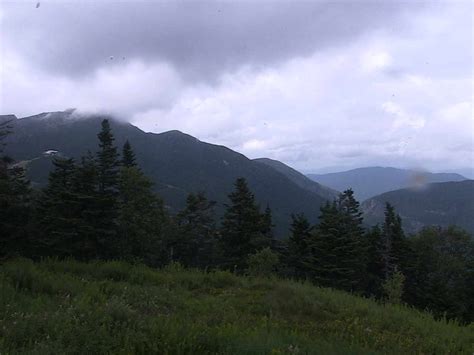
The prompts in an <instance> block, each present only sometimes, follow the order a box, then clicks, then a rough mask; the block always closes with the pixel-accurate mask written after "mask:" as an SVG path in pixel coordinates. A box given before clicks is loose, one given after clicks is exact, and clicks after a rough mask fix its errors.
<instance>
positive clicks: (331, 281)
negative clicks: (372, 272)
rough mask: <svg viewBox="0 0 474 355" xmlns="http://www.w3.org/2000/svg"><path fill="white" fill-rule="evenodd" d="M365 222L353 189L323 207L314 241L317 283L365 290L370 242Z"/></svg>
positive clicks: (314, 267)
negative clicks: (365, 229) (363, 222)
mask: <svg viewBox="0 0 474 355" xmlns="http://www.w3.org/2000/svg"><path fill="white" fill-rule="evenodd" d="M361 224H362V217H361V212H360V211H359V203H358V202H357V201H356V200H355V199H354V197H353V192H352V190H350V189H349V190H346V191H344V193H342V194H341V195H340V196H339V198H338V200H337V201H334V202H333V203H332V204H329V203H327V204H326V206H324V207H323V208H321V216H320V223H319V225H318V228H317V229H316V234H315V238H314V242H313V243H312V252H313V256H314V266H313V269H314V278H315V280H316V282H317V283H319V284H321V285H324V286H330V287H335V288H339V289H343V290H346V291H361V290H363V288H364V281H365V278H366V275H365V271H366V265H367V256H366V246H367V244H366V241H365V239H364V231H363V229H362V226H361Z"/></svg>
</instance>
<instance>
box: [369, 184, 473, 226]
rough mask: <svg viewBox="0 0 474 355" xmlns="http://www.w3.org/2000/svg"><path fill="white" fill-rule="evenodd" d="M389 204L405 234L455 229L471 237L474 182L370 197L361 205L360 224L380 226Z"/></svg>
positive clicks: (399, 191)
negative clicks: (431, 227)
mask: <svg viewBox="0 0 474 355" xmlns="http://www.w3.org/2000/svg"><path fill="white" fill-rule="evenodd" d="M386 202H389V203H390V204H392V205H393V206H394V207H395V210H396V211H397V213H398V214H400V217H401V218H402V221H403V227H404V229H405V231H406V232H408V233H414V232H418V231H419V230H420V229H421V228H423V227H426V226H434V225H436V226H441V227H448V226H450V225H456V226H458V227H461V228H463V229H465V230H466V231H468V232H470V233H471V234H474V219H473V218H472V216H474V180H464V181H449V182H439V183H431V184H428V185H427V186H425V187H423V188H419V189H410V188H407V189H400V190H395V191H389V192H385V193H383V194H381V195H378V196H375V197H372V198H370V199H368V200H366V201H364V202H363V203H362V204H361V208H362V210H363V213H364V220H365V221H366V222H367V223H369V224H372V225H373V224H376V223H382V222H383V218H384V209H385V203H386Z"/></svg>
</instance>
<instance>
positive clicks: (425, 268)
mask: <svg viewBox="0 0 474 355" xmlns="http://www.w3.org/2000/svg"><path fill="white" fill-rule="evenodd" d="M410 243H411V244H412V246H413V249H414V257H413V260H414V266H415V267H414V272H413V277H412V280H411V282H410V284H407V292H408V293H409V295H408V298H409V301H410V303H411V304H413V305H414V306H416V307H418V308H420V309H429V310H430V311H431V312H432V313H433V314H434V315H435V316H437V317H443V316H446V317H447V318H450V319H453V318H457V319H458V320H460V321H463V322H467V323H469V322H473V321H474V239H473V238H472V236H471V235H469V234H468V233H466V232H465V231H463V230H461V229H459V228H456V227H449V228H444V229H443V228H440V227H427V228H424V229H423V230H422V231H420V232H419V233H418V234H417V235H415V236H413V238H410Z"/></svg>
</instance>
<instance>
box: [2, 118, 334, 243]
mask: <svg viewBox="0 0 474 355" xmlns="http://www.w3.org/2000/svg"><path fill="white" fill-rule="evenodd" d="M103 118H104V117H99V116H88V117H87V118H83V117H78V116H76V115H75V114H73V113H72V112H54V113H43V114H40V115H36V116H32V117H28V118H23V119H18V120H15V121H12V124H11V125H12V129H13V132H14V133H13V134H12V135H10V136H9V137H8V139H7V147H6V153H7V154H9V155H11V156H12V157H13V158H15V159H16V160H22V161H25V160H28V161H30V164H29V176H30V177H31V179H32V180H33V181H34V182H35V183H37V184H40V185H41V184H44V183H46V181H47V174H48V171H49V169H50V167H51V162H50V161H51V157H44V156H43V152H45V151H47V150H57V151H59V152H60V153H61V154H63V155H65V156H70V157H76V158H77V157H79V156H81V155H83V154H85V153H86V152H87V151H88V150H90V151H92V152H95V151H96V150H97V133H98V131H99V129H100V122H101V120H102V119H103ZM111 126H112V129H113V132H114V135H115V137H116V143H117V145H118V146H119V147H120V146H121V145H122V144H123V143H124V142H125V140H126V139H128V140H129V141H130V143H131V144H132V146H133V148H134V150H135V153H136V155H137V159H138V162H139V164H140V165H141V167H142V168H143V170H144V172H145V173H146V174H147V175H148V176H150V177H151V178H152V180H153V181H154V182H155V184H156V189H157V191H158V193H159V194H160V195H161V196H162V197H163V198H164V200H165V202H166V203H167V205H168V206H169V207H170V208H171V210H172V211H177V210H178V209H180V208H182V207H183V206H184V203H185V198H186V196H187V194H188V193H189V192H196V191H204V192H206V194H207V196H208V197H209V198H210V199H213V200H215V201H217V202H218V205H219V207H218V209H217V212H218V214H219V213H222V209H223V204H224V203H227V202H228V201H227V195H228V194H229V193H230V192H231V191H232V189H233V183H234V181H235V179H236V178H238V177H240V176H243V177H245V178H246V179H247V180H248V183H249V186H250V188H251V189H252V191H253V192H254V193H255V196H256V198H257V201H258V202H259V203H260V204H261V206H262V208H265V206H266V205H267V203H268V204H269V205H270V206H271V208H272V211H273V215H274V222H275V225H276V228H275V231H276V233H277V235H279V236H283V235H285V234H286V233H287V230H288V227H289V220H290V214H291V213H293V212H294V213H298V212H304V213H306V214H307V215H308V217H310V218H312V219H313V220H315V219H316V217H317V215H318V213H319V207H320V206H321V204H323V203H324V202H325V199H324V198H323V197H321V196H319V195H317V194H316V193H308V191H307V190H305V189H303V188H301V187H300V186H298V185H297V184H295V183H294V182H292V181H290V179H288V178H287V177H286V176H284V175H283V174H281V173H279V172H278V171H276V170H275V169H273V168H271V167H269V166H266V165H264V164H261V163H258V162H253V161H251V160H250V159H248V158H246V157H245V156H244V155H242V154H239V153H237V152H234V151H232V150H230V149H228V148H226V147H223V146H217V145H213V144H208V143H204V142H201V141H199V140H198V139H196V138H194V137H192V136H189V135H187V134H184V133H181V132H179V131H170V132H165V133H161V134H154V133H145V132H143V131H141V130H140V129H138V128H137V127H134V126H132V125H131V124H128V123H123V122H118V121H111Z"/></svg>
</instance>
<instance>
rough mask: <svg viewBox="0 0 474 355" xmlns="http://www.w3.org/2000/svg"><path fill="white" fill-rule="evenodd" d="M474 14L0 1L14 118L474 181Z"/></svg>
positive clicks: (0, 59) (309, 167)
mask: <svg viewBox="0 0 474 355" xmlns="http://www.w3.org/2000/svg"><path fill="white" fill-rule="evenodd" d="M38 5H39V6H38ZM472 18H473V5H472V2H471V1H446V2H434V1H431V2H416V1H380V0H377V1H375V0H374V1H357V0H352V1H332V2H322V1H312V2H304V3H303V2H294V1H293V2H282V1H261V2H257V1H251V2H250V1H248V2H231V1H219V2H217V1H208V2H198V1H193V2H186V1H176V2H161V3H158V2H156V1H154V2H152V1H140V2H137V1H134V2H132V1H130V2H124V1H99V0H95V1H84V0H83V1H80V0H78V1H67V2H66V1H41V2H40V3H39V4H37V2H36V1H29V0H28V1H26V0H25V1H13V2H5V1H4V0H0V47H1V48H0V50H1V52H0V114H8V113H13V114H16V115H17V116H18V117H24V116H28V115H33V114H36V113H40V112H44V111H59V110H64V109H67V108H73V107H74V108H77V109H78V110H79V111H82V112H97V111H105V112H110V113H113V114H115V115H117V116H119V117H120V118H121V119H124V120H127V121H130V122H132V123H133V124H135V125H137V126H138V127H140V128H142V129H144V130H146V131H152V132H162V131H166V130H171V129H179V130H181V131H183V132H186V133H189V134H191V135H194V136H196V137H197V138H199V139H200V140H203V141H208V142H211V143H216V144H223V145H226V146H228V147H230V148H232V149H234V150H237V151H239V152H241V153H243V154H245V155H247V156H248V157H250V158H257V157H269V158H273V159H278V160H281V161H283V162H285V163H287V164H289V165H290V166H292V167H295V168H297V169H299V170H301V171H304V172H319V171H333V170H343V169H346V168H353V167H360V166H373V165H379V166H395V167H408V168H412V167H417V168H425V169H429V170H433V171H448V170H457V171H462V172H463V173H465V174H470V175H471V176H474V174H473V173H472V167H473V166H474V139H473V135H474V119H473V111H472V101H473V72H472V66H473V52H472V50H473V23H472V21H473V20H472ZM469 169H470V172H469Z"/></svg>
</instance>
